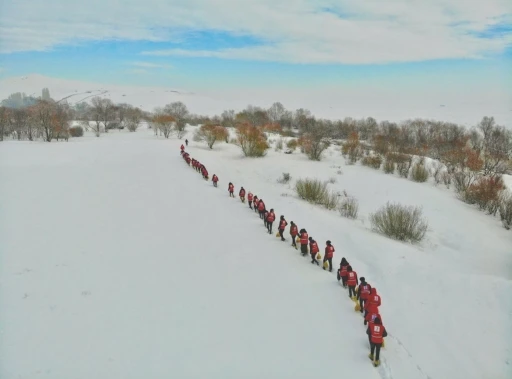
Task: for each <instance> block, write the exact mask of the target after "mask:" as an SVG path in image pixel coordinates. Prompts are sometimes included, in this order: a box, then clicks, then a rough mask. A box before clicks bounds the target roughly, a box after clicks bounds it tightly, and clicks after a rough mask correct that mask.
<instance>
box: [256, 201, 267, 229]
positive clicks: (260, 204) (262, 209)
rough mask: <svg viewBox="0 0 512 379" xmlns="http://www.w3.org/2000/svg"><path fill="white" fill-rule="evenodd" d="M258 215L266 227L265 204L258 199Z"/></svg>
mask: <svg viewBox="0 0 512 379" xmlns="http://www.w3.org/2000/svg"><path fill="white" fill-rule="evenodd" d="M258 213H259V214H260V218H261V219H262V220H263V221H264V222H265V226H267V223H266V220H265V203H264V202H263V199H260V201H259V202H258Z"/></svg>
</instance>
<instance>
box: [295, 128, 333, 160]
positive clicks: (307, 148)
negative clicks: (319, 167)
mask: <svg viewBox="0 0 512 379" xmlns="http://www.w3.org/2000/svg"><path fill="white" fill-rule="evenodd" d="M297 143H298V145H299V146H300V148H301V151H302V152H303V153H304V154H306V155H307V156H308V158H309V159H310V160H312V161H321V160H322V154H323V152H324V151H325V150H327V148H328V147H329V146H330V143H329V141H328V140H327V139H326V135H325V131H324V130H323V129H320V128H314V129H313V130H311V131H310V132H308V133H307V134H304V135H303V136H302V137H301V138H299V140H298V141H297Z"/></svg>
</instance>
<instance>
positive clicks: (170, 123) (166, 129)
mask: <svg viewBox="0 0 512 379" xmlns="http://www.w3.org/2000/svg"><path fill="white" fill-rule="evenodd" d="M153 123H154V125H156V127H157V128H158V130H160V132H162V133H163V135H164V137H165V138H169V136H170V135H171V133H172V132H173V131H174V128H175V125H176V119H175V118H174V117H173V116H169V115H166V114H158V115H156V116H155V117H154V118H153Z"/></svg>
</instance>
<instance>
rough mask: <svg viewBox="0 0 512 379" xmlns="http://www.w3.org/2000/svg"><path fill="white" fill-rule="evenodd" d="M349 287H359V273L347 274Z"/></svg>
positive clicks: (351, 272)
mask: <svg viewBox="0 0 512 379" xmlns="http://www.w3.org/2000/svg"><path fill="white" fill-rule="evenodd" d="M347 285H348V286H355V285H357V272H355V271H350V272H347Z"/></svg>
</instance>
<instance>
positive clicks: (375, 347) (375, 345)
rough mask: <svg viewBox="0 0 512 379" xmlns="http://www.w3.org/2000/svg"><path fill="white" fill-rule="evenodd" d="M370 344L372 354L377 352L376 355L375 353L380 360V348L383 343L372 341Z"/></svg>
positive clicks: (376, 358)
mask: <svg viewBox="0 0 512 379" xmlns="http://www.w3.org/2000/svg"><path fill="white" fill-rule="evenodd" d="M370 346H371V348H370V349H371V351H370V353H372V355H373V354H374V353H375V355H374V357H375V360H376V361H378V360H379V358H380V348H381V347H382V344H381V343H373V342H370Z"/></svg>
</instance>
